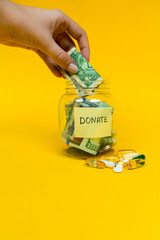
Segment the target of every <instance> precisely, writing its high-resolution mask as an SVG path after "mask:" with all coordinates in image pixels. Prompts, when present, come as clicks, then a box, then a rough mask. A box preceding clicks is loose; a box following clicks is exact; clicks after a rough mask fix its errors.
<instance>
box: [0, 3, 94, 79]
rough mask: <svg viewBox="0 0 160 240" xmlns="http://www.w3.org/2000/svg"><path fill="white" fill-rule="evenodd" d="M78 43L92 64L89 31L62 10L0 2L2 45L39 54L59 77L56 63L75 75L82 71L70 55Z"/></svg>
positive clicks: (0, 35)
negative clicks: (86, 31)
mask: <svg viewBox="0 0 160 240" xmlns="http://www.w3.org/2000/svg"><path fill="white" fill-rule="evenodd" d="M71 37H73V38H74V39H76V40H77V41H78V44H79V47H80V50H81V53H82V55H83V56H84V57H85V58H86V59H87V60H88V61H89V55H90V53H89V44H88V39H87V35H86V33H85V31H84V30H83V29H82V28H81V27H80V26H79V25H78V24H77V23H75V22H74V21H73V20H72V19H70V18H69V17H68V16H67V15H65V14H64V13H63V12H61V11H60V10H57V9H54V10H49V9H40V8H34V7H26V6H21V5H17V4H15V3H13V2H10V1H8V0H0V43H2V44H5V45H8V46H15V47H22V48H26V49H31V50H33V51H35V52H36V53H37V54H38V55H39V56H40V57H41V58H42V59H43V60H44V62H45V63H46V64H47V66H48V67H49V68H50V70H51V71H52V72H53V73H54V74H55V75H56V76H57V77H61V73H60V72H59V71H58V70H57V68H56V67H55V63H56V64H58V65H59V66H60V67H61V68H63V69H65V70H67V71H69V72H70V73H72V74H75V73H77V72H78V68H77V66H76V63H75V62H74V60H73V59H72V58H71V57H70V56H69V55H68V54H67V53H66V51H68V50H70V49H71V48H72V47H74V46H75V44H74V42H73V40H72V38H71Z"/></svg>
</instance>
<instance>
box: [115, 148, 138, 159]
mask: <svg viewBox="0 0 160 240" xmlns="http://www.w3.org/2000/svg"><path fill="white" fill-rule="evenodd" d="M129 153H136V151H135V150H134V149H122V150H119V151H117V155H118V157H120V158H121V157H123V155H125V154H129Z"/></svg>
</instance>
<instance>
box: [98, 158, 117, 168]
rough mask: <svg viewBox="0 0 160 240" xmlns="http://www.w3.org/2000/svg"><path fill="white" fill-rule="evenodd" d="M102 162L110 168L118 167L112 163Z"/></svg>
mask: <svg viewBox="0 0 160 240" xmlns="http://www.w3.org/2000/svg"><path fill="white" fill-rule="evenodd" d="M101 162H104V164H105V165H106V167H109V168H114V167H115V165H116V164H115V163H114V162H111V161H106V160H101Z"/></svg>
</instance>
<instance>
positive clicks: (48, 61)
mask: <svg viewBox="0 0 160 240" xmlns="http://www.w3.org/2000/svg"><path fill="white" fill-rule="evenodd" d="M36 53H37V54H38V55H39V56H40V57H41V58H42V60H43V61H44V62H45V64H46V65H47V66H48V68H49V69H50V70H51V72H52V73H53V74H54V75H55V76H56V77H62V74H61V73H60V72H59V71H58V69H57V68H56V67H55V63H54V61H53V60H52V59H51V58H50V57H48V56H47V55H46V54H45V53H43V52H41V51H39V50H38V51H36Z"/></svg>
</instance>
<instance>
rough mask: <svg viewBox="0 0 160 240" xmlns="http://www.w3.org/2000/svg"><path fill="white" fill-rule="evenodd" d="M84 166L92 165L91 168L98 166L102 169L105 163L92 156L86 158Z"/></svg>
mask: <svg viewBox="0 0 160 240" xmlns="http://www.w3.org/2000/svg"><path fill="white" fill-rule="evenodd" d="M85 163H86V166H88V167H92V168H99V169H103V168H105V167H106V166H105V164H104V162H101V161H98V159H97V160H96V159H92V158H88V159H87V160H86V161H85Z"/></svg>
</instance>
